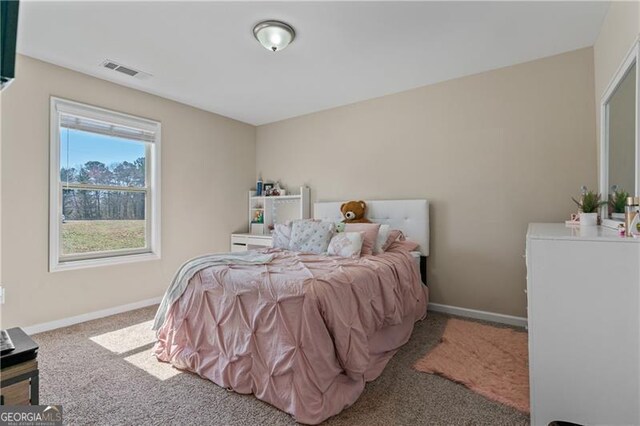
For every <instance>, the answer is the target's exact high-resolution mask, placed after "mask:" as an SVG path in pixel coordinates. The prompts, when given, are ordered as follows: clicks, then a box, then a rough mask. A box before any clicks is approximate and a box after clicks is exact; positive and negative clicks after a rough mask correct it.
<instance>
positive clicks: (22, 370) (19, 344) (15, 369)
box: [0, 328, 40, 405]
mask: <svg viewBox="0 0 640 426" xmlns="http://www.w3.org/2000/svg"><path fill="white" fill-rule="evenodd" d="M7 333H9V337H10V338H11V341H12V342H13V345H14V346H15V347H16V348H15V349H14V350H13V351H11V352H7V353H6V354H4V355H2V356H0V405H38V403H39V402H40V401H39V399H40V398H39V393H40V390H39V383H40V371H39V370H38V361H37V359H36V358H37V356H38V345H37V344H36V342H34V341H33V340H31V338H30V337H29V336H28V335H27V334H26V333H25V332H24V331H22V329H20V328H10V329H9V330H7Z"/></svg>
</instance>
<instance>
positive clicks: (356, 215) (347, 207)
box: [340, 201, 371, 223]
mask: <svg viewBox="0 0 640 426" xmlns="http://www.w3.org/2000/svg"><path fill="white" fill-rule="evenodd" d="M340 211H341V212H342V215H343V216H344V220H343V222H344V223H371V221H370V220H369V219H367V218H366V217H364V215H365V214H366V212H367V203H365V202H364V201H347V202H346V203H344V204H342V205H341V206H340Z"/></svg>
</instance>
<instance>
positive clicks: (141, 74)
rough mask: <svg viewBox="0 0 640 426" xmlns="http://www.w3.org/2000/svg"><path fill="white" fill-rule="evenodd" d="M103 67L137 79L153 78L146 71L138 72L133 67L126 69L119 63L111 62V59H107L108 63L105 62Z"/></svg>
mask: <svg viewBox="0 0 640 426" xmlns="http://www.w3.org/2000/svg"><path fill="white" fill-rule="evenodd" d="M101 66H102V67H104V68H107V69H110V70H112V71H117V72H119V73H122V74H125V75H128V76H129V77H135V78H139V79H145V78H148V77H151V74H149V73H146V72H144V71H140V70H136V69H133V68H131V67H126V66H124V65H121V64H119V63H117V62H114V61H111V60H109V59H107V60H106V61H104V62H103V63H102V64H101Z"/></svg>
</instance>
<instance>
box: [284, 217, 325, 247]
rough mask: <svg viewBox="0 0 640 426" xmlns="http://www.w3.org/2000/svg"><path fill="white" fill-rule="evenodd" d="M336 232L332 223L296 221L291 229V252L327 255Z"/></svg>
mask: <svg viewBox="0 0 640 426" xmlns="http://www.w3.org/2000/svg"><path fill="white" fill-rule="evenodd" d="M334 231H335V225H334V224H333V223H331V222H312V221H306V220H296V221H295V222H293V225H292V227H291V241H290V242H289V250H291V251H301V252H307V253H316V254H320V253H325V252H326V251H327V248H328V247H329V242H330V241H331V237H333V233H334Z"/></svg>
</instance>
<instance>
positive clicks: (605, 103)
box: [599, 38, 640, 219]
mask: <svg viewBox="0 0 640 426" xmlns="http://www.w3.org/2000/svg"><path fill="white" fill-rule="evenodd" d="M639 59H640V38H639V39H636V41H635V42H634V43H633V46H631V49H629V52H627V55H626V56H625V59H624V61H623V62H622V64H620V66H619V67H618V70H617V71H616V73H615V74H614V75H613V78H612V79H611V82H609V85H608V86H607V90H605V92H604V94H603V96H602V99H601V101H600V167H599V174H600V176H599V182H600V185H599V186H600V187H599V192H600V194H601V196H602V200H608V199H609V189H610V188H609V102H610V101H611V98H612V97H613V95H614V94H615V92H616V90H617V89H618V87H619V86H620V84H621V83H622V81H623V80H624V78H625V77H626V76H627V75H628V74H629V71H630V70H631V68H632V67H633V66H634V65H636V72H635V74H636V75H635V79H636V114H635V126H636V128H635V156H636V158H635V160H636V161H635V166H636V169H635V183H636V185H635V188H631V189H628V190H627V191H629V192H630V193H631V192H632V194H631V195H633V196H636V195H638V192H639V191H640V146H639V142H640V129H639V128H638V124H640V104H639V102H640V85H639V83H640V64H639V63H638V61H639ZM608 208H609V207H608V205H604V206H602V210H601V213H600V214H601V217H602V218H603V219H608V218H609V216H608Z"/></svg>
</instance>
